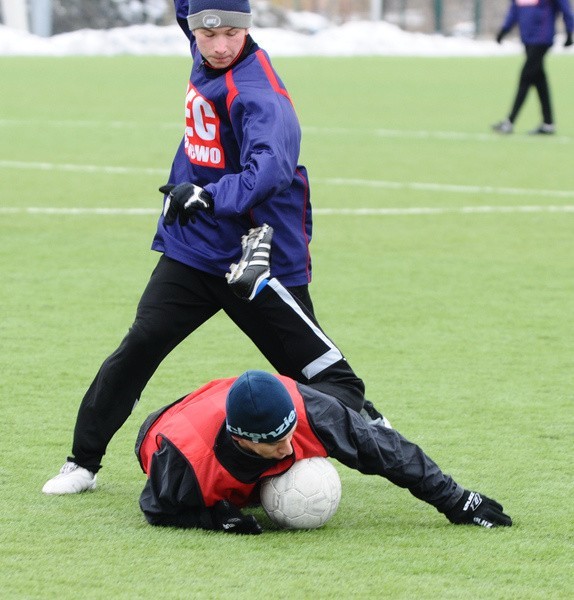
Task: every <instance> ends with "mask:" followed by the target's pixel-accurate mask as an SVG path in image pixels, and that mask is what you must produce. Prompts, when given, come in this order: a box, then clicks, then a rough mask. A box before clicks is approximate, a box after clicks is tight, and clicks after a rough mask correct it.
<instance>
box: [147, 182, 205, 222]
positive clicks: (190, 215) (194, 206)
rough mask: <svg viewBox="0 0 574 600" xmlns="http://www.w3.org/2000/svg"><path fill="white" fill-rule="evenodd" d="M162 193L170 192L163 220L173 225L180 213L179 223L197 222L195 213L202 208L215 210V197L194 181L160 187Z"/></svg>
mask: <svg viewBox="0 0 574 600" xmlns="http://www.w3.org/2000/svg"><path fill="white" fill-rule="evenodd" d="M159 191H160V192H162V194H168V196H167V200H166V201H165V206H164V208H163V220H164V223H165V224H166V225H173V224H174V223H175V219H176V217H177V216H178V215H179V224H180V225H181V226H184V225H187V222H188V221H190V220H191V222H192V223H195V215H196V213H197V212H198V211H200V210H207V211H212V210H213V198H212V197H211V195H210V194H209V193H208V192H206V191H205V190H204V189H203V188H201V187H199V186H198V185H194V184H193V183H180V184H178V185H173V184H168V185H162V186H161V187H160V188H159Z"/></svg>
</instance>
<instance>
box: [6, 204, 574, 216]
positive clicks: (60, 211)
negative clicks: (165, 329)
mask: <svg viewBox="0 0 574 600" xmlns="http://www.w3.org/2000/svg"><path fill="white" fill-rule="evenodd" d="M159 213H160V209H159V208H158V209H153V208H59V207H41V206H29V207H25V208H17V207H3V206H0V214H30V215H80V216H82V215H111V216H117V215H146V216H147V215H155V216H159ZM313 213H314V214H315V215H355V216H409V215H445V214H492V213H573V214H574V205H565V206H459V207H438V208H437V207H424V206H420V207H409V208H315V209H313Z"/></svg>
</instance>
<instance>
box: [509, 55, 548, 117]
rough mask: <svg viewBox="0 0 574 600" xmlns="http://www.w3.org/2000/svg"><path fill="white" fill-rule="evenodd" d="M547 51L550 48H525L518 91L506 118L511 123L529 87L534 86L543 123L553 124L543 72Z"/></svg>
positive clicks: (546, 83) (546, 82)
mask: <svg viewBox="0 0 574 600" xmlns="http://www.w3.org/2000/svg"><path fill="white" fill-rule="evenodd" d="M549 49H550V46H540V45H528V46H525V50H526V61H525V63H524V65H523V67H522V70H521V72H520V79H519V81H518V90H517V92H516V97H515V99H514V104H513V106H512V111H511V112H510V115H509V117H508V118H509V119H510V121H511V122H512V123H514V121H515V120H516V117H517V116H518V113H519V112H520V109H521V108H522V105H523V104H524V101H525V100H526V96H527V94H528V90H529V89H530V87H531V86H534V87H535V88H536V91H537V92H538V99H539V100H540V108H541V111H542V119H543V121H544V123H548V124H551V123H553V122H554V120H553V116H552V105H551V103H550V88H549V87H548V80H547V79H546V73H545V71H544V56H545V55H546V53H547V52H548V50H549Z"/></svg>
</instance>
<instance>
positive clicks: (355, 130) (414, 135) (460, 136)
mask: <svg viewBox="0 0 574 600" xmlns="http://www.w3.org/2000/svg"><path fill="white" fill-rule="evenodd" d="M22 126H25V127H34V126H37V122H36V121H34V120H33V119H0V127H22ZM149 126H151V127H153V128H154V129H158V128H160V129H181V130H182V131H183V125H182V123H181V122H180V121H172V122H148V123H144V124H143V125H142V123H139V122H136V121H91V120H66V119H60V120H57V119H54V120H45V121H42V127H58V128H61V127H71V128H97V129H103V128H109V129H136V128H138V129H142V127H149ZM487 128H488V124H487V125H485V129H487ZM302 130H303V133H304V134H305V135H335V136H342V137H346V136H351V135H358V136H362V137H364V136H366V135H369V136H374V137H381V138H403V139H417V140H425V139H429V140H437V139H438V140H444V141H452V142H468V141H470V142H488V141H492V140H494V139H496V138H500V135H499V134H497V133H494V132H488V131H486V132H485V133H472V132H465V131H425V130H414V131H409V130H406V129H385V128H381V127H363V128H361V127H314V126H312V125H306V126H303V127H302ZM505 139H507V140H512V141H513V142H532V141H533V140H535V139H537V138H536V137H533V136H528V135H523V134H521V133H516V134H515V135H513V136H508V137H506V136H505ZM572 141H573V138H571V137H568V136H561V135H554V136H552V137H550V138H546V139H545V143H546V144H549V143H558V144H569V143H571V142H572Z"/></svg>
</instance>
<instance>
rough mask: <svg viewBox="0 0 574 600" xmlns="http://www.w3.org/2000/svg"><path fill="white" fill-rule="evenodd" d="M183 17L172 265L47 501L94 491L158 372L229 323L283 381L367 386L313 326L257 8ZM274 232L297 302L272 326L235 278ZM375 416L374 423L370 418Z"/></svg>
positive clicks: (146, 296)
mask: <svg viewBox="0 0 574 600" xmlns="http://www.w3.org/2000/svg"><path fill="white" fill-rule="evenodd" d="M175 10H176V16H177V21H178V23H179V25H180V26H181V28H182V30H183V31H184V33H185V34H186V36H187V37H188V38H189V41H190V48H191V54H192V57H193V67H192V71H191V75H190V79H189V83H188V86H187V94H186V99H185V135H184V137H183V139H182V141H181V144H180V145H179V148H178V150H177V153H176V155H175V158H174V161H173V165H172V168H171V174H170V177H169V182H168V184H167V185H166V186H164V187H162V188H161V190H162V191H163V192H164V193H165V198H164V210H163V214H162V216H160V218H159V222H158V226H157V232H156V235H155V238H154V240H153V244H152V248H153V249H154V250H157V251H158V252H161V253H162V256H161V257H160V259H159V262H158V264H157V266H156V268H155V270H154V271H153V273H152V275H151V278H150V281H149V283H148V285H147V287H146V289H145V290H144V292H143V295H142V297H141V300H140V302H139V304H138V307H137V312H136V316H135V321H134V323H133V324H132V326H131V328H130V329H129V331H128V333H127V335H126V336H125V337H124V339H123V341H122V342H121V344H120V346H119V347H118V348H117V350H116V351H115V352H114V353H113V354H111V355H110V356H109V357H108V358H107V359H106V360H105V361H104V363H103V364H102V366H101V368H100V370H99V372H98V373H97V375H96V377H95V379H94V380H93V382H92V384H91V385H90V387H89V389H88V390H87V392H86V394H85V396H84V398H83V401H82V403H81V405H80V408H79V412H78V416H77V420H76V426H75V430H74V439H73V446H72V455H71V456H70V457H68V461H67V462H66V463H65V464H64V466H63V467H62V469H61V470H60V473H59V474H58V475H57V476H56V477H54V478H52V479H50V480H49V481H48V482H47V483H46V484H45V485H44V487H43V491H44V492H45V493H46V494H73V493H78V492H83V491H85V490H91V489H94V488H95V486H96V473H97V472H98V471H99V470H100V468H101V461H102V457H103V456H104V454H105V451H106V448H107V445H108V443H109V442H110V440H111V439H112V437H113V435H114V434H115V433H116V431H118V429H119V428H120V427H121V426H122V424H123V423H124V422H125V421H126V419H127V418H128V416H129V415H130V413H131V411H132V409H133V407H134V405H135V404H136V403H137V401H138V400H139V398H140V396H141V394H142V391H143V390H144V388H145V386H146V384H147V382H148V381H149V379H150V378H151V377H152V375H153V373H154V372H155V370H156V369H157V367H158V366H159V364H160V363H161V362H162V360H163V359H164V358H165V357H166V356H167V355H168V354H169V353H170V352H171V351H172V350H173V349H174V348H175V347H176V346H177V345H178V344H179V343H180V342H181V341H183V340H184V339H185V338H186V337H187V336H188V335H189V334H190V333H192V332H193V331H195V330H196V329H197V328H198V327H200V326H201V325H202V324H203V323H205V322H206V321H207V320H208V319H210V318H211V317H212V316H213V315H215V314H216V313H217V312H218V311H220V310H223V311H225V313H226V314H227V315H228V316H229V317H230V318H231V319H232V320H233V322H234V323H235V324H236V325H237V326H238V327H239V328H240V329H241V330H242V331H243V332H244V333H245V334H246V335H247V336H248V337H249V338H250V339H251V340H252V341H253V342H254V343H255V344H256V346H257V347H258V348H259V349H260V350H261V352H262V353H263V355H264V356H265V357H266V358H267V359H268V360H269V362H270V363H271V364H272V365H273V367H274V368H275V369H276V370H277V371H278V372H279V373H281V374H283V375H287V376H289V377H292V378H293V379H295V380H297V381H302V382H320V381H321V379H322V377H323V371H324V369H325V368H327V367H330V368H336V369H338V370H339V372H340V375H341V377H342V378H348V379H349V380H354V379H356V376H355V374H354V373H353V371H352V370H351V369H350V367H349V365H348V364H347V362H346V360H345V359H344V357H343V356H342V354H341V353H340V351H339V350H338V349H337V348H336V347H335V346H334V345H333V344H332V342H331V341H330V340H329V339H328V338H327V337H326V336H325V334H324V333H323V332H322V331H321V329H320V328H319V326H318V325H317V323H316V321H315V319H314V316H313V307H312V304H311V299H310V296H309V292H308V288H307V285H308V283H309V281H310V279H311V260H310V256H309V248H308V245H309V242H310V240H311V205H310V202H309V182H308V179H307V173H306V170H305V168H304V167H302V166H300V165H299V164H298V158H299V147H300V136H301V130H300V126H299V122H298V120H297V116H296V114H295V111H294V109H293V105H292V102H291V99H290V97H289V94H288V92H287V90H286V89H285V86H284V85H283V82H282V81H281V79H280V78H279V76H278V75H277V73H276V72H275V70H274V69H273V67H272V65H271V63H270V60H269V56H268V55H267V53H266V52H265V51H264V50H262V49H261V48H259V47H258V46H257V44H256V43H255V42H254V41H253V39H252V38H251V36H250V35H249V33H248V28H249V27H250V25H251V9H250V6H249V2H248V0H190V2H188V1H187V0H176V1H175ZM263 222H266V223H269V225H270V226H271V227H272V228H273V229H274V231H275V239H274V250H273V252H274V254H273V266H272V270H271V274H272V275H273V276H274V277H275V278H276V279H277V280H278V281H280V282H281V283H282V285H283V286H284V288H286V289H287V290H288V291H289V293H288V294H286V295H284V294H276V295H275V298H274V302H275V309H274V314H273V319H274V321H273V322H271V321H267V320H265V319H264V318H262V316H261V314H260V313H259V312H257V311H256V310H255V309H254V308H253V306H251V305H250V304H249V303H246V302H244V301H243V300H241V299H239V298H238V297H236V296H235V295H234V294H233V292H232V291H231V289H230V287H229V286H228V285H227V283H226V280H225V277H224V275H225V272H226V271H227V269H228V267H229V264H230V263H231V262H233V261H237V260H238V258H239V255H240V250H239V240H240V239H241V238H242V236H244V235H245V234H246V232H247V231H248V230H250V229H251V228H254V227H256V226H257V225H261V224H262V223H263ZM266 235H268V233H267V230H265V229H258V230H257V235H256V238H253V236H251V237H250V238H249V239H250V242H249V243H250V244H252V245H253V246H254V248H257V249H258V251H262V252H263V253H265V251H267V253H268V251H269V245H268V244H267V243H266ZM298 327H302V328H304V329H308V330H309V331H310V333H311V335H310V336H309V337H308V338H307V341H306V345H305V347H303V348H300V347H297V346H296V345H290V344H289V343H288V341H286V339H285V336H284V331H289V330H290V329H293V328H295V329H297V328H298ZM358 383H359V384H360V385H361V386H362V382H360V381H359V382H358ZM350 401H351V400H350ZM352 407H353V408H354V409H356V410H361V409H362V405H357V404H354V405H352ZM369 410H370V411H371V414H374V416H377V414H376V411H374V409H372V405H369ZM379 416H380V415H379Z"/></svg>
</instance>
